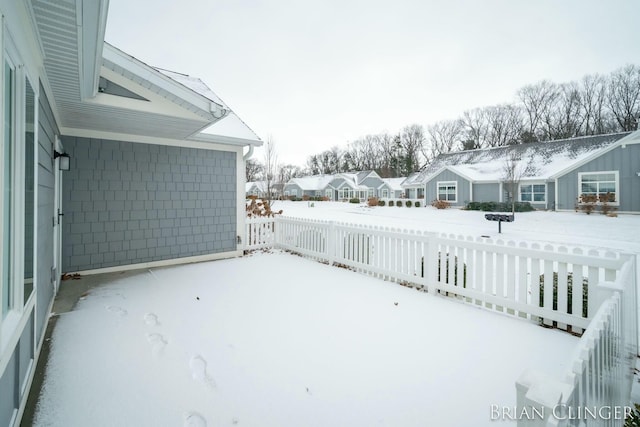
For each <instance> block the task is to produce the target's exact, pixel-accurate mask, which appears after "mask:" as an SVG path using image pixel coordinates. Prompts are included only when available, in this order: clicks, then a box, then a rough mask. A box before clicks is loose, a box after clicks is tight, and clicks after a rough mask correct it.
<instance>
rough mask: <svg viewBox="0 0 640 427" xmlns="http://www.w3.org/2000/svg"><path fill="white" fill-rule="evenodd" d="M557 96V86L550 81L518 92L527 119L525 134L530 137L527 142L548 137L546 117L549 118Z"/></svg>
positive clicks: (529, 86) (544, 81) (528, 86)
mask: <svg viewBox="0 0 640 427" xmlns="http://www.w3.org/2000/svg"><path fill="white" fill-rule="evenodd" d="M556 96H557V88H556V85H555V84H554V83H552V82H550V81H548V80H543V81H541V82H539V83H536V84H533V85H527V86H524V87H523V88H521V89H520V90H518V92H517V97H518V98H519V99H520V102H522V106H523V107H524V111H525V114H526V118H527V120H526V127H525V132H526V133H527V135H528V138H527V140H531V139H533V138H535V139H536V140H537V139H539V138H541V137H542V138H545V137H546V135H545V132H544V120H545V117H548V115H549V111H550V110H551V106H552V105H553V103H554V101H555V98H556Z"/></svg>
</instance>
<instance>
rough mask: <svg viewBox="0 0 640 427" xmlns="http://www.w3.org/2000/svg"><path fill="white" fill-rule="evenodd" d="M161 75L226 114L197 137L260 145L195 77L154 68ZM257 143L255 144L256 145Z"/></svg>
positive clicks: (233, 113) (249, 130) (218, 99)
mask: <svg viewBox="0 0 640 427" xmlns="http://www.w3.org/2000/svg"><path fill="white" fill-rule="evenodd" d="M155 69H156V70H157V71H159V72H160V73H162V74H163V75H165V76H167V77H169V78H170V79H172V80H174V81H176V82H178V83H180V84H181V85H183V86H185V87H187V88H189V89H191V90H192V91H193V92H195V93H197V94H199V95H201V96H203V97H205V98H207V99H209V100H210V101H213V102H214V103H216V104H218V105H220V106H221V107H222V108H223V110H224V111H225V112H226V114H225V115H224V116H222V117H221V118H220V119H219V120H217V121H216V122H214V123H213V124H211V125H210V126H208V127H206V128H205V129H203V130H201V131H200V133H199V134H198V135H205V136H206V135H208V136H212V137H222V138H223V139H224V138H233V139H238V140H243V141H246V142H248V143H253V144H254V145H260V144H261V143H262V141H261V140H260V138H259V137H258V135H256V133H255V132H254V131H253V130H252V129H251V128H250V127H249V126H247V124H246V123H245V122H243V121H242V119H240V117H238V116H237V115H236V113H235V112H233V110H232V109H231V108H229V106H228V105H227V104H225V103H224V101H222V99H220V97H219V96H218V95H216V94H215V92H213V90H211V88H209V86H207V85H206V84H205V83H204V82H203V81H202V80H200V79H199V78H197V77H192V76H188V75H186V74H181V73H176V72H174V71H169V70H164V69H162V68H155ZM256 143H257V144H256Z"/></svg>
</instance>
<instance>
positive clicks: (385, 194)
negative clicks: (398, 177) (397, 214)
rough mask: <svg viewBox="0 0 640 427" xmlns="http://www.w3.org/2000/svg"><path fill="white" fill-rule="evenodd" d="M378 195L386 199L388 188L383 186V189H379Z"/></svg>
mask: <svg viewBox="0 0 640 427" xmlns="http://www.w3.org/2000/svg"><path fill="white" fill-rule="evenodd" d="M380 195H381V197H382V198H383V199H387V198H389V189H387V188H383V189H382V190H381V191H380Z"/></svg>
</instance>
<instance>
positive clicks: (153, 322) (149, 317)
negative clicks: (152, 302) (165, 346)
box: [144, 313, 160, 326]
mask: <svg viewBox="0 0 640 427" xmlns="http://www.w3.org/2000/svg"><path fill="white" fill-rule="evenodd" d="M144 323H146V324H147V325H148V326H158V325H160V322H159V321H158V316H157V315H155V314H154V313H147V314H145V315H144Z"/></svg>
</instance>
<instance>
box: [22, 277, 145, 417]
mask: <svg viewBox="0 0 640 427" xmlns="http://www.w3.org/2000/svg"><path fill="white" fill-rule="evenodd" d="M144 271H146V270H131V271H121V272H117V273H104V274H95V275H91V276H81V277H79V278H77V279H67V280H63V281H62V284H61V285H60V289H59V290H58V294H57V295H56V297H55V300H54V302H53V312H52V313H51V316H50V317H49V322H48V324H47V330H46V332H45V337H44V342H43V343H42V350H41V351H40V357H39V358H38V363H37V365H36V372H35V374H34V378H33V383H32V384H31V389H30V390H29V398H28V399H27V405H26V407H25V410H24V414H23V415H22V421H21V423H20V426H21V427H31V426H32V425H33V418H34V415H35V412H36V407H37V405H38V399H39V397H40V389H41V388H42V384H43V382H44V379H45V377H46V375H47V362H48V360H49V352H50V350H51V335H52V334H53V330H54V328H55V326H56V322H57V320H58V316H59V315H60V314H64V313H68V312H70V311H73V310H74V309H75V307H76V304H77V303H78V300H79V299H80V297H82V296H83V295H85V294H86V293H87V292H89V291H90V290H92V289H95V288H99V287H101V286H104V285H106V284H108V283H113V281H114V280H118V279H125V278H128V277H131V276H135V275H137V274H140V273H141V272H144Z"/></svg>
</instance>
